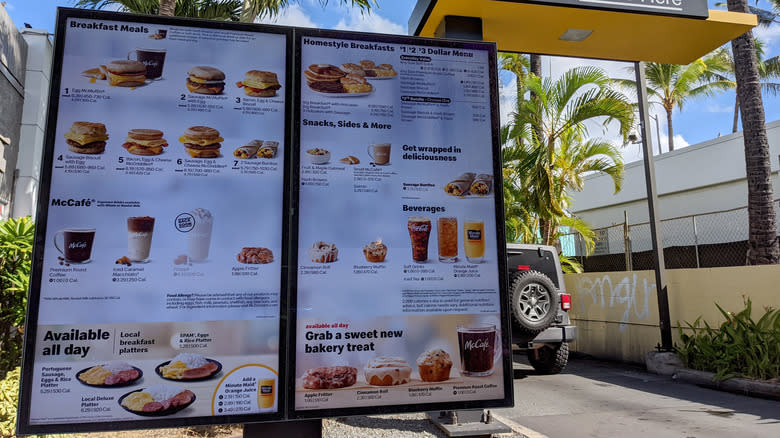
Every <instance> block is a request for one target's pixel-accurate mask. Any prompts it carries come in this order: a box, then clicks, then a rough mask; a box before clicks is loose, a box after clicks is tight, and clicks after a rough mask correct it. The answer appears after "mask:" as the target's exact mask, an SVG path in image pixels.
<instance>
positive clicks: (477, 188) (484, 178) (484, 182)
mask: <svg viewBox="0 0 780 438" xmlns="http://www.w3.org/2000/svg"><path fill="white" fill-rule="evenodd" d="M491 190H493V175H488V174H486V173H483V174H480V175H477V177H476V178H475V179H474V182H472V183H471V189H470V191H471V194H472V195H477V196H487V195H489V194H490V191H491Z"/></svg>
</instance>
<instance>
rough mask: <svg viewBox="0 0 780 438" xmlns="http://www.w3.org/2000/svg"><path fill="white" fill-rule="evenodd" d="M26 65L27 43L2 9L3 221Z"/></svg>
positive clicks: (9, 196)
mask: <svg viewBox="0 0 780 438" xmlns="http://www.w3.org/2000/svg"><path fill="white" fill-rule="evenodd" d="M26 63H27V43H26V42H25V41H24V39H23V38H22V35H21V34H20V33H19V31H18V30H16V26H15V25H14V23H13V21H12V20H11V17H9V16H8V13H7V12H6V10H5V7H3V6H0V109H1V110H2V111H0V172H2V173H1V174H0V208H2V211H0V218H6V217H8V215H9V214H10V208H9V207H10V203H11V200H12V199H13V192H14V181H15V170H16V160H17V155H18V151H19V125H20V124H21V122H22V105H23V104H24V78H25V65H26Z"/></svg>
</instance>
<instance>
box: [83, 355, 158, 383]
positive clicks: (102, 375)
mask: <svg viewBox="0 0 780 438" xmlns="http://www.w3.org/2000/svg"><path fill="white" fill-rule="evenodd" d="M143 375H144V373H143V371H141V369H140V368H137V367H134V366H132V365H130V364H129V363H127V362H121V361H113V362H108V363H104V364H100V365H95V366H92V367H87V368H84V369H83V370H81V371H79V372H78V373H76V379H77V380H78V381H79V382H81V383H82V384H84V385H86V386H92V387H95V388H120V387H122V386H129V385H132V384H134V383H136V382H138V380H139V379H141V377H143Z"/></svg>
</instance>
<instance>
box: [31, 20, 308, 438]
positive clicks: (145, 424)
mask: <svg viewBox="0 0 780 438" xmlns="http://www.w3.org/2000/svg"><path fill="white" fill-rule="evenodd" d="M68 19H87V20H105V21H112V22H121V23H128V25H133V26H131V27H135V28H137V27H141V28H143V27H144V26H145V25H154V26H158V27H159V26H180V27H188V28H193V29H209V30H214V31H238V32H253V33H258V34H273V35H280V36H283V37H284V38H285V39H286V41H285V46H286V48H285V53H286V54H287V57H286V60H285V61H284V63H283V64H284V66H285V75H284V77H280V78H279V79H281V80H283V81H284V82H283V84H284V88H283V89H282V90H281V91H280V92H279V95H280V96H284V99H285V103H284V112H285V114H284V120H285V122H284V123H285V126H284V128H283V136H284V138H283V142H284V143H283V157H278V159H279V160H280V161H281V163H282V164H281V165H280V166H279V168H280V172H282V173H283V177H282V179H283V181H282V184H283V187H284V189H283V194H282V196H281V198H282V208H281V209H280V210H279V211H278V214H279V215H280V216H281V223H282V227H281V229H280V230H278V233H279V235H280V236H281V239H280V241H281V246H282V250H281V253H280V254H278V255H277V257H278V259H279V260H280V261H281V262H280V265H281V271H280V278H279V281H280V284H281V289H280V296H279V309H280V314H279V316H278V321H279V325H278V330H279V331H278V333H279V337H278V360H277V363H278V379H277V384H276V386H277V388H276V393H277V394H278V396H277V397H278V401H277V403H276V406H277V408H276V411H275V412H267V413H254V414H239V415H211V416H208V415H205V416H197V417H177V418H171V417H167V418H166V417H157V418H155V417H154V416H148V417H139V419H138V420H127V421H125V420H121V421H117V420H113V419H109V420H106V421H96V422H58V423H47V424H31V423H30V412H31V399H32V394H31V391H32V388H33V378H34V376H33V371H34V368H35V363H34V362H35V355H36V339H37V338H38V336H39V333H38V318H39V311H40V306H39V299H40V291H41V286H42V282H43V281H44V279H43V276H44V271H43V269H44V247H45V246H46V242H45V239H46V236H47V222H48V218H49V216H50V202H51V199H50V196H51V191H52V187H51V184H52V171H53V166H54V162H55V143H56V142H58V141H59V140H60V139H59V138H58V137H56V126H57V123H58V117H59V107H60V92H61V82H62V79H63V60H64V50H65V47H66V43H67V40H68V28H67V26H66V22H67V20H68ZM116 30H117V31H118V30H119V29H116ZM128 32H138V30H128ZM55 35H56V38H55V44H54V58H53V62H52V75H51V85H50V89H49V100H48V102H49V104H48V105H49V107H48V114H47V119H46V120H47V122H46V123H47V124H46V133H45V143H44V149H43V161H42V166H41V171H40V172H41V173H40V181H41V188H40V194H39V196H38V207H37V208H38V209H37V215H36V232H35V240H34V250H33V258H32V275H31V282H30V293H29V296H28V310H27V317H26V322H25V345H24V357H23V366H22V370H23V373H22V377H21V385H20V386H21V390H20V403H19V412H18V422H17V427H18V431H19V433H22V434H48V433H68V432H90V431H103V430H125V429H147V428H168V427H179V426H194V425H216V424H235V423H251V422H259V421H277V420H280V419H283V418H284V415H285V406H286V400H285V397H286V393H285V391H284V388H283V382H285V381H286V368H285V361H284V359H285V357H286V352H285V347H286V345H287V337H286V334H287V294H286V293H285V291H286V290H287V289H288V286H287V277H288V272H287V270H288V266H287V263H286V260H287V258H288V255H287V253H286V252H287V244H286V242H288V241H289V238H290V237H289V235H288V233H289V228H288V227H287V226H286V220H287V219H286V215H287V212H288V211H289V196H287V195H286V194H287V193H288V192H289V190H290V189H289V182H290V175H289V171H288V168H287V167H286V163H289V162H290V160H291V156H290V145H291V133H290V130H289V129H288V127H289V126H291V123H292V113H293V111H292V110H293V107H292V101H293V89H294V86H293V82H294V79H293V78H294V76H293V71H294V66H293V65H294V64H293V59H292V57H291V56H290V55H289V54H291V53H293V29H292V28H289V27H282V26H271V25H260V24H250V23H236V22H228V21H212V20H197V19H186V18H174V17H164V16H157V15H136V14H126V13H115V12H104V11H94V10H85V9H73V8H58V13H57V24H56V33H55ZM162 37H163V38H164V35H162ZM117 56H124V54H120V55H117ZM84 68H87V66H85V67H84ZM230 79H233V78H228V81H227V84H226V87H233V89H235V88H234V87H235V86H234V85H233V83H232V82H230ZM85 80H86V78H85ZM179 81H180V82H179ZM184 81H185V77H181V78H178V77H177V78H176V86H177V87H181V89H184ZM167 82H171V81H170V80H169V81H167ZM123 91H129V90H127V89H126V90H123ZM185 92H186V91H185ZM241 95H243V93H242V94H241ZM139 111H143V109H142V108H139ZM166 134H167V136H168V137H170V139H169V140H170V143H171V146H172V147H173V144H176V143H178V142H176V133H173V132H171V133H166ZM280 140H282V139H280ZM112 141H113V143H114V144H117V143H118V144H121V140H119V139H115V138H112ZM118 144H117V146H118ZM235 146H236V145H232V144H231V145H224V147H223V155H226V156H227V157H225V158H224V159H232V158H233V157H232V156H230V155H231V151H232V149H233V147H235ZM228 148H230V149H229V150H228ZM169 149H170V148H169ZM280 155H281V154H280ZM131 190H132V189H131ZM73 198H74V199H76V200H75V201H73V200H71V202H84V200H82V199H81V197H80V196H77V194H74V196H73ZM87 201H89V200H87ZM241 208H242V206H241V205H236V206H235V211H236V213H239V212H240V211H241ZM250 225H252V223H251V221H250ZM255 225H256V224H255ZM48 250H50V249H47V251H48ZM209 360H211V359H209ZM212 362H213V361H212ZM217 364H218V365H219V367H220V369H221V366H222V365H221V364H219V363H218V362H217ZM155 371H157V370H156V369H155ZM154 374H155V372H154V371H152V370H146V372H145V374H143V377H142V379H146V378H151V376H153V375H154ZM217 374H219V369H218V370H217V372H216V373H215V375H217ZM66 377H67V378H72V379H74V380H75V377H74V376H73V375H67V376H66ZM132 389H134V388H128V391H129V390H132ZM258 391H259V389H258ZM127 395H129V394H125V396H127ZM123 397H124V396H123ZM203 402H206V401H205V400H204V401H203ZM112 403H113V404H116V403H117V401H116V400H114V401H113V402H112Z"/></svg>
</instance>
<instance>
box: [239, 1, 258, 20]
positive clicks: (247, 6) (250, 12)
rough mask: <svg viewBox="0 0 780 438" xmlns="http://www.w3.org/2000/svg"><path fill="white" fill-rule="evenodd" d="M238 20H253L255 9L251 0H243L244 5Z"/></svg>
mask: <svg viewBox="0 0 780 438" xmlns="http://www.w3.org/2000/svg"><path fill="white" fill-rule="evenodd" d="M238 20H239V21H240V22H242V23H252V22H254V21H255V10H254V8H252V1H251V0H244V6H243V7H242V8H241V16H240V17H239V19H238Z"/></svg>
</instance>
